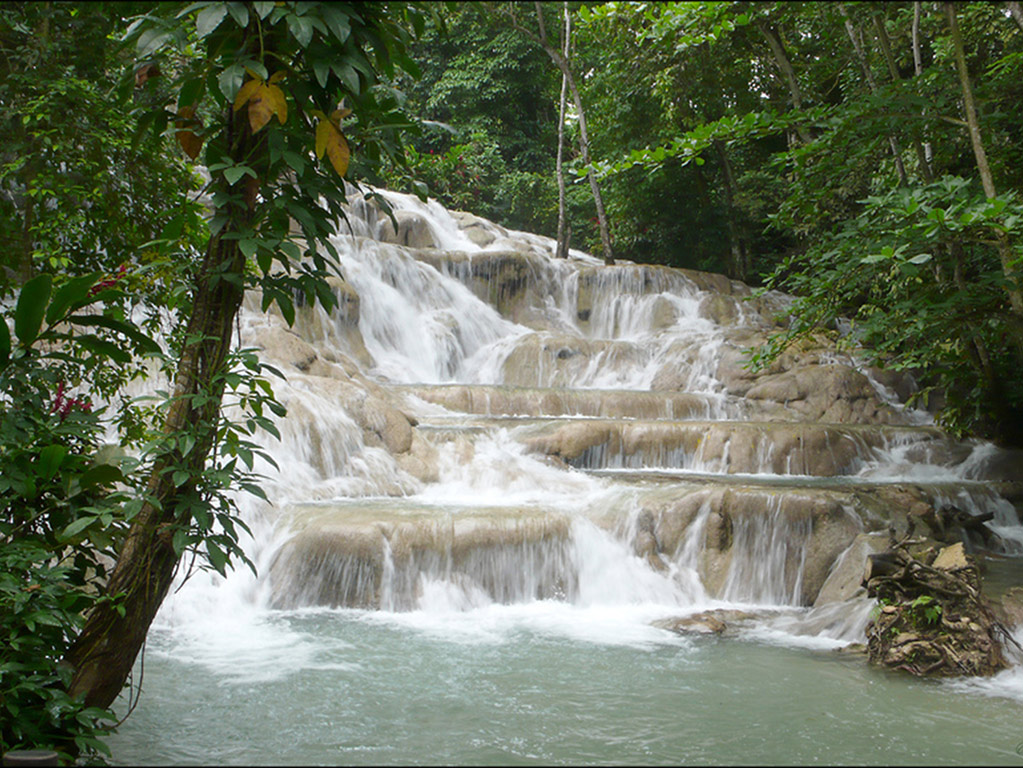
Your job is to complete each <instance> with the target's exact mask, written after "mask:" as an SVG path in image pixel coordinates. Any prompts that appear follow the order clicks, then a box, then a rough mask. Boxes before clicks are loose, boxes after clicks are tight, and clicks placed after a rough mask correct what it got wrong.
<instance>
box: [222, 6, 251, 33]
mask: <svg viewBox="0 0 1023 768" xmlns="http://www.w3.org/2000/svg"><path fill="white" fill-rule="evenodd" d="M227 10H228V11H230V12H231V18H233V19H234V20H235V23H236V24H238V26H239V27H243V28H244V27H246V26H248V24H249V9H248V8H246V7H245V3H237V2H231V3H228V4H227Z"/></svg>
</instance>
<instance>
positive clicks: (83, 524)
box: [60, 515, 96, 541]
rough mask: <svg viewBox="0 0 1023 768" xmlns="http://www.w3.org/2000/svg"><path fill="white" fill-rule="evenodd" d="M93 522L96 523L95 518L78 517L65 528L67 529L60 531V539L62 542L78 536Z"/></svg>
mask: <svg viewBox="0 0 1023 768" xmlns="http://www.w3.org/2000/svg"><path fill="white" fill-rule="evenodd" d="M95 522H96V518H95V517H89V516H87V515H83V516H82V517H79V518H78V519H77V520H74V521H73V522H72V523H71V524H70V525H69V526H67V528H65V529H64V530H63V531H61V532H60V538H61V539H63V540H64V541H67V540H68V539H70V538H72V537H73V536H75V535H76V534H79V533H81V532H82V531H84V530H85V529H86V528H88V527H89V526H90V525H92V524H93V523H95Z"/></svg>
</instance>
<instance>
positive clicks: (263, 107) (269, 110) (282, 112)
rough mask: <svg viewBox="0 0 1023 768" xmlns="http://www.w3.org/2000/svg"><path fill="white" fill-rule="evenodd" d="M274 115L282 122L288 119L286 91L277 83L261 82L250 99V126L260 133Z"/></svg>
mask: <svg viewBox="0 0 1023 768" xmlns="http://www.w3.org/2000/svg"><path fill="white" fill-rule="evenodd" d="M243 90H244V89H243ZM274 115H277V119H278V120H279V121H280V122H281V123H282V124H283V123H284V122H285V121H286V120H287V119H288V102H287V100H286V99H285V97H284V91H282V90H281V89H280V88H278V87H277V86H276V85H267V84H266V83H260V84H259V86H258V87H257V88H256V91H255V93H253V94H252V97H251V98H250V99H249V126H250V127H251V128H252V132H253V133H258V132H259V131H260V130H261V129H262V128H263V127H264V126H265V125H266V124H267V123H268V122H270V118H271V117H273V116H274Z"/></svg>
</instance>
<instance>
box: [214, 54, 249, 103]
mask: <svg viewBox="0 0 1023 768" xmlns="http://www.w3.org/2000/svg"><path fill="white" fill-rule="evenodd" d="M244 79H245V68H244V67H243V66H242V65H241V64H232V65H231V66H229V67H227V68H225V69H224V71H223V72H221V73H220V74H219V75H217V85H219V86H220V92H221V93H222V94H224V98H225V99H227V100H228V102H230V103H232V104H233V103H234V97H235V96H236V95H237V94H238V89H239V88H241V87H242V80H244Z"/></svg>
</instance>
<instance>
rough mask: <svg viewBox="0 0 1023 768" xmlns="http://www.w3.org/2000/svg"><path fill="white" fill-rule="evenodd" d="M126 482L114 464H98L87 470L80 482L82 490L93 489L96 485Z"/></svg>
mask: <svg viewBox="0 0 1023 768" xmlns="http://www.w3.org/2000/svg"><path fill="white" fill-rule="evenodd" d="M123 481H124V475H123V474H122V473H121V470H120V469H118V468H117V467H115V466H114V465H113V464H97V465H96V466H94V467H90V468H89V469H87V470H86V471H85V472H84V473H83V474H82V476H81V477H80V478H79V480H78V482H79V484H80V485H81V486H82V488H91V487H92V486H94V485H110V484H112V483H119V482H123Z"/></svg>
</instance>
